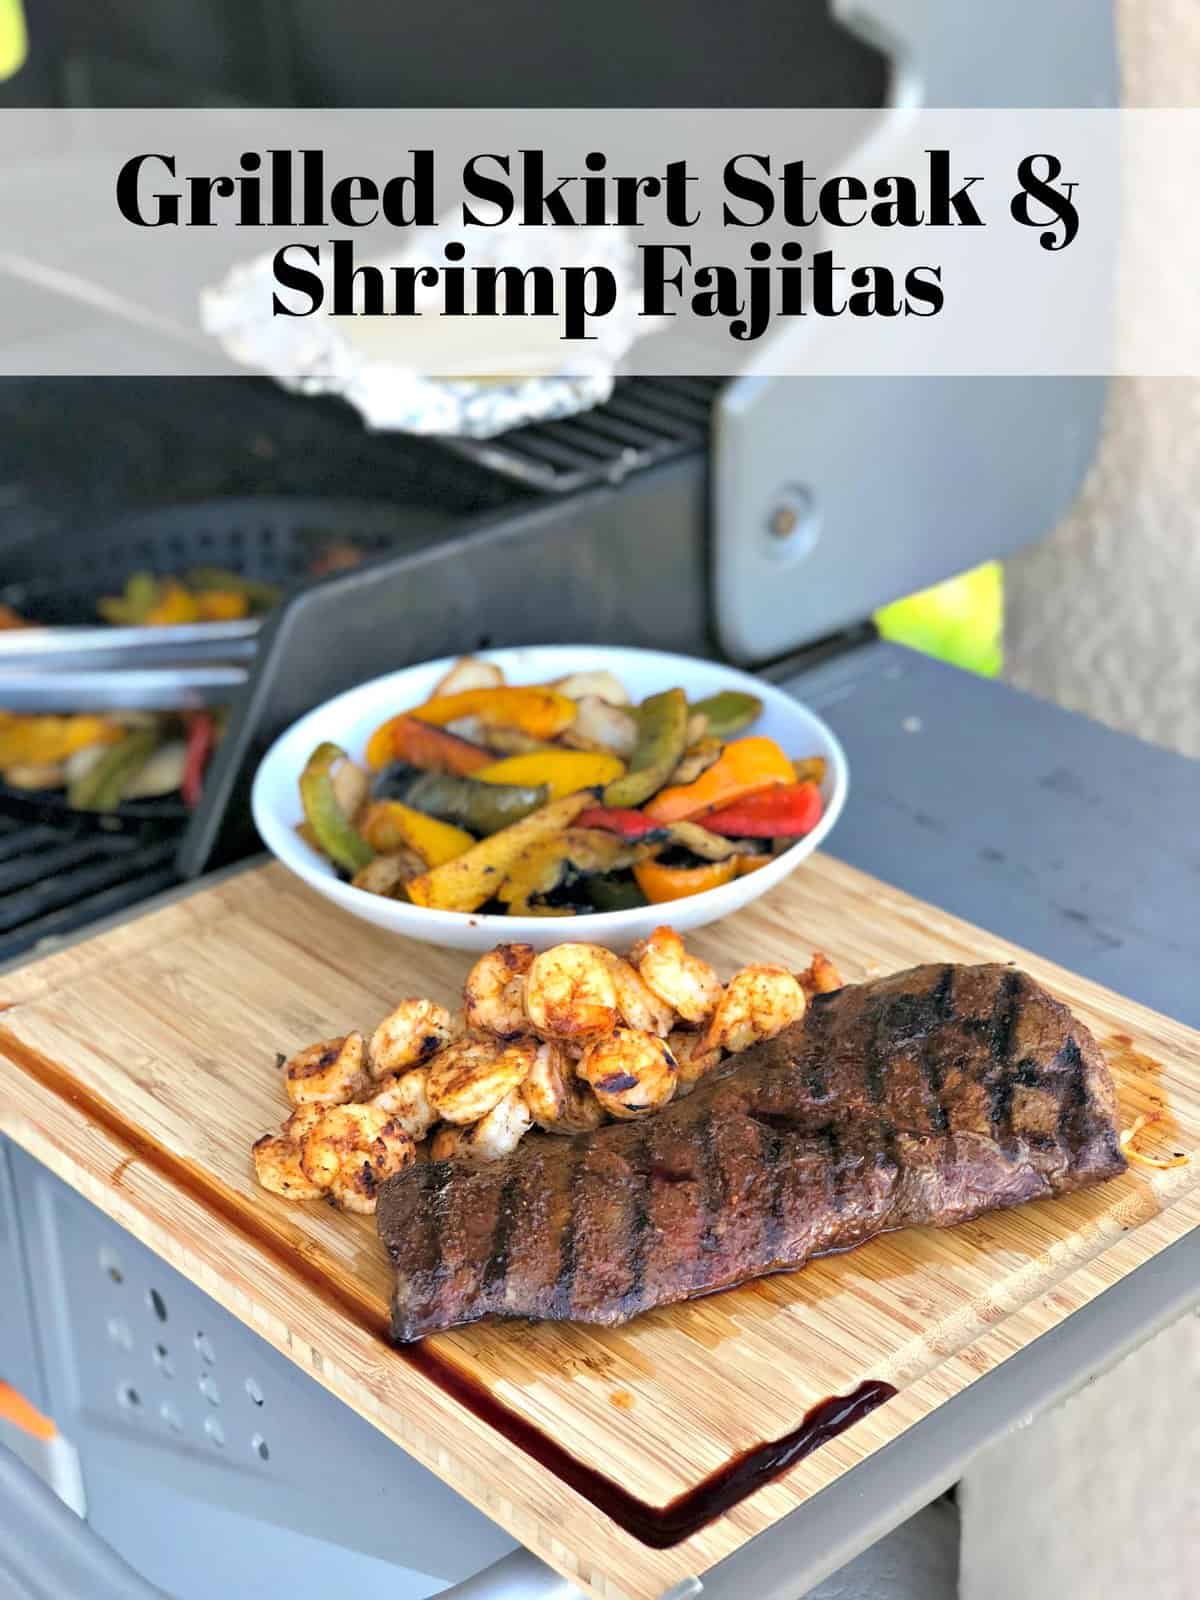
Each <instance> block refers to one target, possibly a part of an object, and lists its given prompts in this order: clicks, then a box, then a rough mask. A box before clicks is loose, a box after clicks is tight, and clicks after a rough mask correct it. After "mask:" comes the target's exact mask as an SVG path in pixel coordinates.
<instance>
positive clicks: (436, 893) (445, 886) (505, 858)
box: [408, 789, 596, 911]
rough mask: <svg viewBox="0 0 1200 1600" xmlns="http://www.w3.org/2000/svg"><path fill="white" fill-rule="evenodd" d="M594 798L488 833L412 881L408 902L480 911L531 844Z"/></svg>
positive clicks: (570, 800) (574, 798)
mask: <svg viewBox="0 0 1200 1600" xmlns="http://www.w3.org/2000/svg"><path fill="white" fill-rule="evenodd" d="M595 799H596V797H595V795H594V794H592V793H591V792H590V791H589V790H586V789H585V790H583V791H581V792H580V793H579V794H568V795H564V796H563V798H562V799H561V800H551V802H550V803H549V805H545V806H542V807H541V809H540V810H538V811H532V812H530V814H529V816H527V817H522V818H521V820H520V822H514V823H512V824H511V825H510V826H509V827H507V828H501V830H500V832H499V833H493V834H489V835H488V837H487V838H486V839H481V840H480V841H479V843H478V844H477V845H475V846H474V848H473V849H471V850H468V851H466V852H465V854H463V855H461V856H458V857H457V858H456V859H455V860H453V861H446V862H443V864H442V865H441V866H440V867H433V868H432V869H431V870H430V871H429V872H425V873H422V874H421V876H420V877H419V878H413V879H412V880H411V881H410V882H409V885H408V897H409V899H410V900H411V901H412V902H413V904H414V905H418V906H430V907H431V908H432V909H434V910H435V911H477V910H478V909H479V907H480V906H481V905H482V904H483V902H484V901H485V900H488V899H490V898H491V896H492V895H493V894H495V892H496V890H497V889H498V888H499V887H500V885H501V884H502V883H503V882H504V880H505V878H507V876H508V874H509V872H510V871H511V870H512V865H513V862H514V861H516V859H517V857H518V856H519V855H521V854H522V853H523V852H524V851H525V850H528V849H529V847H530V845H533V844H537V843H538V842H539V841H540V840H542V839H548V838H549V837H550V836H551V835H552V834H555V833H558V832H560V831H561V830H562V829H563V828H569V827H570V826H571V824H572V823H573V822H574V820H575V818H576V817H577V816H578V815H579V813H580V812H581V811H582V810H583V808H584V807H585V806H588V805H594V804H595Z"/></svg>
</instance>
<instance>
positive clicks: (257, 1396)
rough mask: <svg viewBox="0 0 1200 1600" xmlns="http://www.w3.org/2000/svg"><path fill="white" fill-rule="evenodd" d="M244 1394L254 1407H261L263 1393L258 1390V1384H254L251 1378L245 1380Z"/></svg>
mask: <svg viewBox="0 0 1200 1600" xmlns="http://www.w3.org/2000/svg"><path fill="white" fill-rule="evenodd" d="M246 1393H247V1394H248V1395H249V1396H250V1399H251V1400H252V1401H253V1403H254V1404H255V1405H256V1406H260V1405H262V1403H263V1392H262V1390H261V1389H260V1388H259V1386H258V1384H257V1383H255V1381H254V1379H253V1378H247V1379H246Z"/></svg>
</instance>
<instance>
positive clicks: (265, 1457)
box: [250, 1433, 271, 1461]
mask: <svg viewBox="0 0 1200 1600" xmlns="http://www.w3.org/2000/svg"><path fill="white" fill-rule="evenodd" d="M250 1448H251V1450H253V1451H254V1454H255V1455H256V1456H257V1457H258V1459H259V1460H260V1461H269V1460H270V1459H271V1450H270V1447H269V1445H268V1444H267V1441H266V1440H265V1439H264V1438H263V1436H262V1434H261V1433H256V1434H255V1435H254V1437H253V1438H252V1439H251V1441H250Z"/></svg>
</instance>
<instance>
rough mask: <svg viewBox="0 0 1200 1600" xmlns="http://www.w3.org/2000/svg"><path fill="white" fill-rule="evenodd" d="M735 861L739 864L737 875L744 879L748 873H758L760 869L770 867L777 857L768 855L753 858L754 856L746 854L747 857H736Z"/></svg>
mask: <svg viewBox="0 0 1200 1600" xmlns="http://www.w3.org/2000/svg"><path fill="white" fill-rule="evenodd" d="M733 859H734V861H735V862H736V863H737V875H738V877H739V878H744V877H745V876H746V875H747V873H750V872H757V871H758V869H759V867H767V866H770V864H771V862H772V861H774V859H775V857H774V856H767V855H762V856H752V855H749V854H746V855H740V856H734V858H733Z"/></svg>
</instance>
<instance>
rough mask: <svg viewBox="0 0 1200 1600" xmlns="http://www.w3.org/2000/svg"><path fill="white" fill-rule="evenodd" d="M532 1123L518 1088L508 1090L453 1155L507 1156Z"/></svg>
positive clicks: (493, 1158) (492, 1158)
mask: <svg viewBox="0 0 1200 1600" xmlns="http://www.w3.org/2000/svg"><path fill="white" fill-rule="evenodd" d="M532 1126H533V1118H532V1117H531V1116H530V1114H529V1107H528V1106H527V1105H526V1104H525V1100H524V1097H523V1096H522V1094H521V1091H520V1089H510V1090H509V1092H508V1093H507V1094H506V1095H505V1096H504V1099H503V1100H498V1101H497V1102H496V1104H495V1105H494V1106H493V1107H492V1109H491V1110H490V1111H489V1112H488V1114H487V1116H486V1117H480V1119H479V1121H478V1122H477V1123H476V1124H475V1126H474V1127H473V1128H468V1129H467V1132H466V1137H465V1138H464V1140H463V1142H462V1144H461V1145H459V1147H458V1150H457V1152H456V1154H458V1155H459V1156H460V1157H461V1158H462V1159H463V1160H465V1161H499V1160H500V1158H501V1157H502V1156H508V1155H511V1154H512V1152H513V1151H514V1150H515V1149H516V1148H517V1146H518V1145H519V1144H520V1142H521V1140H522V1139H523V1138H524V1137H525V1135H526V1134H527V1133H528V1132H529V1130H530V1128H531V1127H532Z"/></svg>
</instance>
